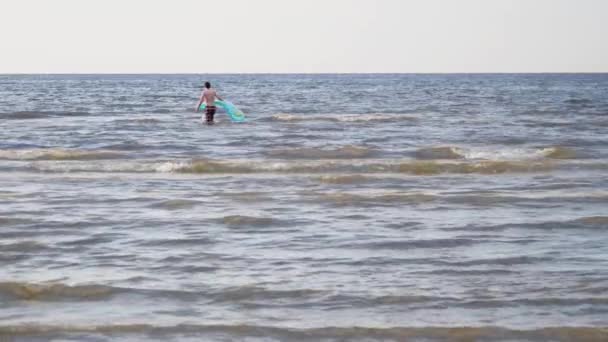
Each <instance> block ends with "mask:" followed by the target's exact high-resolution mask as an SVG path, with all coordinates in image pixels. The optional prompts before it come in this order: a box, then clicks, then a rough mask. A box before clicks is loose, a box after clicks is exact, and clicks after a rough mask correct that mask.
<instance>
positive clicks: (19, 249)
mask: <svg viewBox="0 0 608 342" xmlns="http://www.w3.org/2000/svg"><path fill="white" fill-rule="evenodd" d="M45 249H49V246H47V245H45V244H43V243H40V242H37V241H20V242H14V243H6V244H0V251H2V252H16V253H28V252H37V251H41V250H45Z"/></svg>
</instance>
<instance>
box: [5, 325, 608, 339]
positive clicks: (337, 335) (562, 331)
mask: <svg viewBox="0 0 608 342" xmlns="http://www.w3.org/2000/svg"><path fill="white" fill-rule="evenodd" d="M75 334H86V335H88V336H91V335H92V334H96V335H105V336H106V337H108V335H111V336H114V337H118V336H121V335H144V336H147V338H148V339H149V338H150V337H151V336H154V335H160V336H165V337H170V336H171V335H177V336H180V335H182V334H186V335H187V336H190V337H192V336H193V335H196V336H198V337H199V338H205V335H208V338H210V339H213V340H215V339H216V338H217V336H218V334H220V335H221V336H223V337H227V338H232V339H247V338H249V337H252V338H256V339H257V338H260V337H264V338H266V339H276V340H280V341H286V340H298V341H321V340H323V341H328V340H339V341H345V340H357V341H359V340H366V341H521V342H532V341H578V342H604V341H606V340H608V329H607V328H602V327H545V328H540V329H532V330H515V329H508V328H501V327H390V328H378V327H367V326H352V327H322V328H308V329H297V328H289V327H273V326H258V325H243V324H237V325H193V324H180V325H172V326H160V325H152V324H114V325H80V326H79V325H40V324H23V325H0V337H2V336H8V337H11V336H12V337H24V336H41V335H42V336H44V335H47V336H48V335H75ZM144 336H142V338H143V337H144ZM214 337H215V338H214ZM108 338H109V337H108Z"/></svg>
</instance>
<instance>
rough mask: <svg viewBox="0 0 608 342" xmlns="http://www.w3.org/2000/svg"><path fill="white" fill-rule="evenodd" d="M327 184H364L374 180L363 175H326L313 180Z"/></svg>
mask: <svg viewBox="0 0 608 342" xmlns="http://www.w3.org/2000/svg"><path fill="white" fill-rule="evenodd" d="M313 179H314V180H317V181H319V182H321V183H325V184H345V185H346V184H363V183H368V182H370V181H372V180H374V178H372V177H367V176H363V175H325V176H320V177H316V178H313Z"/></svg>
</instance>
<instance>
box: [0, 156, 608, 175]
mask: <svg viewBox="0 0 608 342" xmlns="http://www.w3.org/2000/svg"><path fill="white" fill-rule="evenodd" d="M94 155H95V154H94ZM89 157H93V156H91V155H87V154H84V155H81V156H79V157H78V156H67V157H66V158H68V159H67V160H52V161H51V160H37V161H35V162H30V163H17V164H14V165H13V164H11V165H10V166H7V165H5V166H4V169H5V170H11V171H15V170H22V171H34V172H48V173H78V172H100V173H108V172H109V173H178V174H179V173H183V174H201V175H203V174H248V173H252V174H265V173H273V174H323V173H325V174H338V175H344V174H349V175H353V174H362V175H364V174H379V173H384V174H388V173H393V174H409V175H417V176H434V175H441V174H480V175H492V174H504V173H538V172H548V171H552V170H554V169H556V168H559V167H562V166H564V167H568V166H569V167H574V166H575V167H577V168H578V169H586V168H589V169H606V168H608V164H602V163H596V164H588V163H587V164H585V163H583V164H576V165H570V164H564V165H562V164H559V163H556V162H553V161H550V160H520V161H418V160H388V159H386V160H379V159H358V160H352V159H351V160H341V159H326V160H297V161H289V160H243V159H241V160H190V161H188V160H184V161H166V162H162V161H153V160H122V159H117V160H107V161H102V160H99V161H98V160H87V159H88V158H89ZM97 157H98V156H96V155H95V158H97ZM69 158H72V159H69ZM74 158H77V159H74ZM78 158H81V159H84V160H80V159H78Z"/></svg>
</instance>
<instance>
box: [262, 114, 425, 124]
mask: <svg viewBox="0 0 608 342" xmlns="http://www.w3.org/2000/svg"><path fill="white" fill-rule="evenodd" d="M270 120H271V121H278V122H292V123H297V122H306V121H329V122H341V123H370V122H371V123H374V122H378V123H380V122H399V121H415V120H418V118H417V117H415V116H411V115H404V114H397V113H395V114H390V113H389V114H287V113H282V114H275V115H273V116H272V117H271V118H270Z"/></svg>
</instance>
